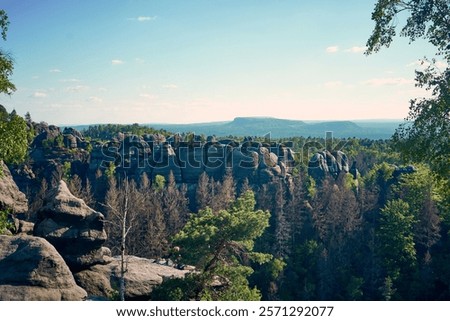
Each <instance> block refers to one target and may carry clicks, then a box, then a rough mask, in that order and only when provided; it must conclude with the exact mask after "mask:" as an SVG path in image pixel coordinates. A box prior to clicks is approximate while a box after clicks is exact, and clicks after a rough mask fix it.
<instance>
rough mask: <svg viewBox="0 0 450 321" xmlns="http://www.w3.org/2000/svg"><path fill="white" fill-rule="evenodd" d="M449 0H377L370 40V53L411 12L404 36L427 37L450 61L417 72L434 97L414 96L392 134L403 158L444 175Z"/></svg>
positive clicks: (449, 131)
mask: <svg viewBox="0 0 450 321" xmlns="http://www.w3.org/2000/svg"><path fill="white" fill-rule="evenodd" d="M449 11H450V3H449V2H448V0H420V1H419V0H410V1H398V0H379V1H378V3H377V4H376V6H375V10H374V12H373V14H372V20H374V21H375V28H374V30H373V32H372V35H371V36H370V38H369V40H368V42H367V47H368V49H367V54H370V53H373V52H377V51H378V50H380V48H381V47H383V46H386V47H389V45H390V44H391V43H392V41H393V38H394V37H395V36H396V34H397V18H398V17H397V16H398V15H399V14H400V13H405V14H409V16H408V17H407V19H406V24H405V25H404V26H403V28H402V29H401V32H400V36H402V37H406V38H409V40H410V41H411V42H413V41H415V40H416V39H418V38H424V39H427V40H428V41H429V42H430V43H431V44H432V45H433V46H435V48H436V55H437V56H442V57H443V58H444V59H445V60H446V62H447V66H446V67H445V70H443V71H442V70H440V69H439V68H438V67H437V66H436V61H435V60H434V59H433V60H431V61H427V60H426V59H425V61H424V63H426V64H428V67H427V68H426V69H425V70H423V71H420V70H419V71H416V86H417V87H421V88H425V89H427V90H429V91H431V98H425V99H414V100H412V101H411V105H410V111H409V114H408V117H407V118H406V120H407V121H408V122H407V123H406V124H403V125H402V126H400V127H399V128H398V129H397V130H396V132H395V134H394V137H393V139H394V143H395V145H396V147H397V148H398V150H400V151H401V153H402V157H403V158H404V159H408V160H412V161H416V162H426V163H428V164H429V165H430V167H431V169H432V170H433V171H435V172H436V173H438V174H439V175H440V176H441V177H443V178H444V179H445V178H448V177H449V175H450V169H449V168H450V166H449V163H448V159H449V157H450V145H449V137H450V121H449V113H450V37H449V35H450V23H449V22H448V12H449Z"/></svg>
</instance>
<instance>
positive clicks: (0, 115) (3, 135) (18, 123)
mask: <svg viewBox="0 0 450 321" xmlns="http://www.w3.org/2000/svg"><path fill="white" fill-rule="evenodd" d="M0 107H1V106H0ZM27 151H28V141H27V125H26V123H25V120H24V119H23V118H22V117H20V116H18V115H17V114H16V113H15V112H14V111H13V112H12V113H11V114H8V113H6V111H2V109H1V108H0V160H3V161H4V162H5V163H7V164H18V163H20V162H22V161H23V160H24V159H25V157H26V155H27Z"/></svg>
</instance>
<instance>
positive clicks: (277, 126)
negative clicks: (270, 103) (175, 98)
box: [146, 117, 401, 139]
mask: <svg viewBox="0 0 450 321" xmlns="http://www.w3.org/2000/svg"><path fill="white" fill-rule="evenodd" d="M400 123H401V121H398V122H393V121H380V122H377V121H376V120H374V121H362V122H361V123H358V122H357V121H322V122H314V123H307V122H304V121H301V120H290V119H279V118H272V117H236V118H234V119H233V120H232V121H229V122H214V123H201V124H146V125H148V126H151V127H154V128H156V129H166V130H168V131H172V132H195V133H196V134H204V135H216V136H228V135H233V136H264V135H266V134H267V133H269V132H270V134H271V136H272V137H273V138H288V137H295V136H303V137H324V136H325V132H326V131H332V132H333V135H334V137H340V138H346V137H357V138H370V139H388V138H390V137H391V136H392V134H393V133H394V131H395V129H396V128H397V127H398V125H399V124H400Z"/></svg>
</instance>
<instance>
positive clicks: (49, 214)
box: [34, 181, 110, 271]
mask: <svg viewBox="0 0 450 321" xmlns="http://www.w3.org/2000/svg"><path fill="white" fill-rule="evenodd" d="M37 216H38V220H37V222H36V224H35V226H34V235H36V236H40V237H43V238H45V239H46V240H48V241H49V242H50V243H51V244H53V245H54V246H55V248H56V249H57V250H58V252H59V253H60V254H61V255H62V257H63V258H64V260H65V261H66V262H67V264H68V265H69V267H70V268H71V269H72V270H75V271H77V270H82V269H85V268H88V267H90V266H92V265H95V264H105V263H107V262H109V261H108V258H109V256H110V251H109V249H107V248H104V247H102V245H103V244H104V243H105V241H106V238H107V236H106V232H105V229H104V216H103V214H101V213H100V212H97V211H95V210H93V209H92V208H90V207H89V206H87V205H86V203H85V202H84V201H83V200H82V199H80V198H77V197H75V196H73V195H72V193H71V192H70V191H69V189H68V188H67V185H66V183H65V182H64V181H60V182H59V184H58V186H57V187H55V188H54V189H52V190H51V191H50V192H49V193H48V195H47V196H46V199H45V201H44V206H43V207H42V208H41V209H40V210H39V211H38V214H37Z"/></svg>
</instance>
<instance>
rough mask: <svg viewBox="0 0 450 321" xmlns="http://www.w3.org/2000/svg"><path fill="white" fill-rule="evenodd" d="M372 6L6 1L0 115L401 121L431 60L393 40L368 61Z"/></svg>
mask: <svg viewBox="0 0 450 321" xmlns="http://www.w3.org/2000/svg"><path fill="white" fill-rule="evenodd" d="M374 5H375V0H373V1H372V0H364V1H361V0H346V1H336V0H316V1H302V0H258V1H256V0H95V1H93V0H77V1H74V0H21V1H17V0H0V8H1V9H4V10H6V12H7V14H8V15H9V18H10V23H11V24H10V28H9V32H8V38H7V41H6V42H3V41H2V42H0V47H1V48H3V49H4V50H6V51H8V52H9V53H11V54H12V56H13V57H14V59H15V70H14V74H13V77H12V79H13V82H14V83H15V84H16V86H17V89H18V90H17V92H15V93H14V94H13V95H12V96H11V97H8V96H4V95H3V96H0V104H2V105H4V106H5V107H6V108H7V109H8V110H12V109H13V108H15V109H16V110H17V112H18V113H19V114H22V115H23V114H25V113H26V112H27V111H29V112H30V113H31V115H32V117H33V119H35V120H37V121H41V120H44V121H47V122H49V123H54V124H59V125H63V124H88V123H108V122H111V123H132V122H138V123H191V122H205V121H220V120H231V119H233V118H234V117H237V116H271V117H278V118H290V119H299V120H330V119H335V120H353V119H401V118H404V117H405V116H406V115H407V112H408V106H409V103H408V101H409V99H411V98H413V97H416V96H421V95H423V92H422V91H421V90H419V89H417V88H415V87H414V69H415V68H417V61H418V59H420V58H422V57H423V56H424V55H430V54H431V53H433V48H431V47H430V46H429V45H428V44H427V43H426V42H424V41H417V42H416V43H413V44H412V45H409V44H408V42H407V41H406V40H405V39H397V41H396V42H395V43H394V44H393V45H392V46H391V48H389V49H384V50H382V51H381V52H380V53H378V54H375V55H371V56H368V57H367V56H365V55H364V54H363V51H364V46H365V43H366V41H367V38H368V37H369V35H370V32H371V30H372V28H373V22H372V21H371V20H370V16H371V12H372V9H373V7H374ZM399 22H400V23H401V20H400V21H399Z"/></svg>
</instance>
